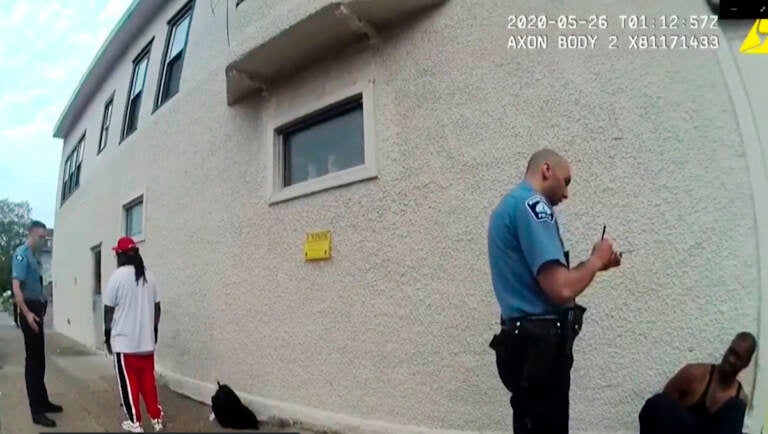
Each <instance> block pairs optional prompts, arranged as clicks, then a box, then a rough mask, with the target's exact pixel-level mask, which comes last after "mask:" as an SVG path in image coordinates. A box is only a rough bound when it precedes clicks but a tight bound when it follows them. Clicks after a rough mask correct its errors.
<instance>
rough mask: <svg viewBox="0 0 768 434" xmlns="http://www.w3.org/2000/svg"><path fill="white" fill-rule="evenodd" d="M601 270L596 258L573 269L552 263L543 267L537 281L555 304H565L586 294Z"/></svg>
mask: <svg viewBox="0 0 768 434" xmlns="http://www.w3.org/2000/svg"><path fill="white" fill-rule="evenodd" d="M600 268H601V265H600V263H599V262H598V260H597V259H595V258H594V257H592V258H589V259H588V260H586V261H583V262H581V263H580V264H579V265H577V266H576V267H574V268H572V269H568V268H566V267H565V266H564V265H563V264H560V263H557V262H550V263H548V264H545V265H544V266H542V267H541V270H540V271H539V275H538V277H537V279H538V281H539V285H541V289H543V290H544V292H545V293H546V294H547V296H548V297H549V299H550V300H552V302H553V303H556V304H564V303H568V302H570V301H571V300H573V299H574V298H576V297H578V296H579V294H581V293H582V292H584V290H585V289H587V287H588V286H589V284H590V283H592V280H594V278H595V275H596V274H597V273H598V271H600Z"/></svg>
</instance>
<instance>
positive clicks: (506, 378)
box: [490, 305, 586, 434]
mask: <svg viewBox="0 0 768 434" xmlns="http://www.w3.org/2000/svg"><path fill="white" fill-rule="evenodd" d="M585 311H586V308H584V307H583V306H580V305H576V306H575V307H573V308H570V309H568V310H566V311H565V312H564V313H562V314H560V315H551V316H528V317H520V318H508V319H506V320H502V325H501V330H500V331H499V333H498V334H496V335H494V337H493V339H492V340H491V343H490V347H491V348H492V349H493V350H494V351H495V352H496V367H497V369H498V373H499V377H500V379H501V382H502V383H503V384H504V386H505V387H506V388H507V390H509V392H510V393H511V394H512V397H511V398H510V404H511V405H512V419H513V422H512V423H513V428H514V433H515V434H567V433H568V421H569V407H570V403H569V394H570V388H571V368H572V367H573V342H574V340H575V338H576V336H577V335H578V334H579V332H580V330H581V324H582V317H583V315H584V312H585Z"/></svg>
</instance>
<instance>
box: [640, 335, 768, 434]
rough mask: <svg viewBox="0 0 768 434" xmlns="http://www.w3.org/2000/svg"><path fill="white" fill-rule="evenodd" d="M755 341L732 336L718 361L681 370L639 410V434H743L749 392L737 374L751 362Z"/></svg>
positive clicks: (695, 364)
mask: <svg viewBox="0 0 768 434" xmlns="http://www.w3.org/2000/svg"><path fill="white" fill-rule="evenodd" d="M756 347H757V340H756V339H755V337H754V335H752V333H749V332H741V333H739V334H737V335H736V337H734V338H733V341H731V345H730V346H729V347H728V349H727V350H726V352H725V354H724V355H723V358H722V360H721V361H720V364H717V365H714V364H704V363H692V364H688V365H686V366H684V367H683V368H682V369H680V370H679V371H678V372H677V373H676V374H675V375H674V376H673V377H672V378H671V379H670V380H669V382H668V383H667V385H666V386H665V387H664V391H663V392H661V393H658V394H656V395H654V396H653V397H651V398H649V399H648V400H647V401H646V402H645V405H643V408H642V410H640V416H639V422H640V434H673V433H674V434H687V433H691V434H693V433H696V434H705V433H712V434H740V433H741V430H742V427H743V424H744V414H745V412H746V409H747V395H746V393H744V390H743V388H742V387H741V382H739V380H738V379H737V378H736V377H737V376H738V375H739V373H740V372H741V371H742V370H744V368H746V367H747V366H749V363H750V361H751V360H752V355H753V354H754V353H755V349H756Z"/></svg>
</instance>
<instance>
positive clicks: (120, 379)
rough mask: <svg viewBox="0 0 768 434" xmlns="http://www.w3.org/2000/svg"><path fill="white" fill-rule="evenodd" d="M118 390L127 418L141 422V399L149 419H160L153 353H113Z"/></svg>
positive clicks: (161, 410)
mask: <svg viewBox="0 0 768 434" xmlns="http://www.w3.org/2000/svg"><path fill="white" fill-rule="evenodd" d="M115 372H116V374H117V385H118V388H119V390H118V392H119V393H120V400H121V402H122V404H123V409H124V410H125V414H126V416H127V417H128V420H130V421H131V422H134V423H141V401H140V400H141V399H142V398H143V399H144V406H145V407H146V409H147V413H149V417H150V418H151V419H155V420H156V419H162V416H163V408H162V407H160V404H159V399H158V395H157V382H156V381H155V355H154V354H141V355H139V354H125V353H115Z"/></svg>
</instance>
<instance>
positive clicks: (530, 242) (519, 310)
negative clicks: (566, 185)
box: [488, 181, 569, 318]
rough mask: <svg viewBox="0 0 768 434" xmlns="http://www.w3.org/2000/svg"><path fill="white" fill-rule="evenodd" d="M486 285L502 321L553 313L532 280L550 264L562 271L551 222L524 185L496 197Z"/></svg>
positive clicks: (563, 259) (562, 256)
mask: <svg viewBox="0 0 768 434" xmlns="http://www.w3.org/2000/svg"><path fill="white" fill-rule="evenodd" d="M488 258H489V261H490V268H491V280H492V283H493V290H494V293H495V294H496V299H497V301H498V303H499V307H500V308H501V315H502V317H503V318H510V317H519V316H526V315H543V314H551V313H557V312H558V311H560V310H562V308H563V307H564V306H558V305H556V304H554V303H552V302H551V301H550V300H549V299H548V297H547V295H546V294H545V293H544V291H543V290H542V289H541V286H540V285H539V282H538V280H537V279H536V275H537V273H538V271H539V269H540V268H541V267H542V266H543V265H544V264H546V263H548V262H550V261H555V262H559V263H561V264H562V265H564V266H566V267H568V266H569V264H568V260H567V253H566V252H565V251H564V248H563V242H562V239H561V238H560V231H559V229H558V224H557V218H556V217H555V213H554V210H553V209H552V206H551V205H550V204H549V202H548V201H547V200H546V199H545V198H544V197H543V196H541V195H540V194H538V193H537V192H536V191H535V190H534V189H533V187H532V186H531V184H530V183H529V182H528V181H523V182H521V183H520V184H519V185H518V186H517V187H515V188H514V189H512V190H511V191H510V192H509V193H507V195H505V196H504V198H502V200H501V201H500V203H499V204H498V206H497V207H496V208H495V209H494V210H493V212H492V213H491V218H490V222H489V225H488Z"/></svg>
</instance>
